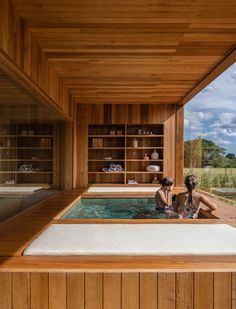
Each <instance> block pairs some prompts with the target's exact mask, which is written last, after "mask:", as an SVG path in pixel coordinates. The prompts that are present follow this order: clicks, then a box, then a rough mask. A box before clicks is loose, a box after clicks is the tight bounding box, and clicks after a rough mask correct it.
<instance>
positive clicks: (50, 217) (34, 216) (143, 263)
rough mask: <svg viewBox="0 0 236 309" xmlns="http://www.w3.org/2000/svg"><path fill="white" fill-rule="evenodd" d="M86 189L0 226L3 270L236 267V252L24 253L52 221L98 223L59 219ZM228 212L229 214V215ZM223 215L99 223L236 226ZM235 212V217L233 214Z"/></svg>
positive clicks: (63, 194) (66, 193)
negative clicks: (162, 254) (170, 254)
mask: <svg viewBox="0 0 236 309" xmlns="http://www.w3.org/2000/svg"><path fill="white" fill-rule="evenodd" d="M82 192H83V191H78V190H77V191H62V192H59V193H58V194H57V195H55V196H54V197H52V198H51V199H49V200H47V201H45V202H42V203H41V204H39V205H38V206H37V207H35V208H33V209H30V210H29V211H28V212H27V213H26V214H24V215H19V216H18V217H17V218H15V219H14V220H12V222H9V223H7V224H3V225H2V226H1V227H0V272H1V271H22V272H23V271H39V272H40V271H53V270H54V271H55V270H57V271H75V272H81V271H85V270H86V271H88V272H89V271H93V272H94V271H101V269H102V270H103V271H111V270H112V271H121V270H126V271H127V270H130V271H133V270H134V269H138V270H139V271H147V270H149V271H154V270H155V271H157V270H158V271H172V272H173V271H181V272H183V271H209V269H211V271H235V269H236V256H207V257H203V256H202V257H196V256H192V257H191V256H177V257H148V256H145V257H144V256H143V257H141V256H140V257H128V256H122V257H114V256H113V257H98V256H96V257H95V256H94V257H92V256H90V257H86V256H81V257H79V256H78V257H76V256H74V257H63V256H60V257H58V256H57V257H52V256H51V257H32V256H22V253H23V251H24V249H25V248H26V247H27V246H28V245H29V243H30V242H31V241H32V240H33V239H34V238H36V237H37V236H38V235H39V234H40V233H41V232H42V231H43V230H44V229H46V228H47V227H48V226H49V225H50V224H52V223H58V224H61V223H67V224H70V223H95V222H96V223H98V221H97V220H95V219H94V220H87V219H86V220H80V219H77V220H59V218H58V217H59V214H61V213H62V212H63V210H64V209H65V207H66V206H67V207H68V205H71V204H72V203H74V201H75V200H76V199H78V198H79V197H80V195H81V194H82ZM227 216H228V217H227ZM227 216H225V218H223V219H199V220H173V219H172V220H160V219H151V220H150V219H148V220H145V219H136V220H134V219H132V220H123V219H122V221H121V220H112V221H110V220H99V223H111V222H112V223H120V222H122V223H132V224H140V223H147V222H148V223H150V224H153V223H162V224H163V223H165V224H170V223H179V224H185V223H193V222H194V223H196V224H199V223H202V224H203V223H206V224H209V223H210V224H219V223H226V224H229V225H231V226H234V227H236V220H235V218H233V219H230V218H231V217H232V214H230V215H229V214H227ZM230 216H231V217H230Z"/></svg>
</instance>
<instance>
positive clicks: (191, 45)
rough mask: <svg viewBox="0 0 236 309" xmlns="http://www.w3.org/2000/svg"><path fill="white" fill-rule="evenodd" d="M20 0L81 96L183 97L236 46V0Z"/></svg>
mask: <svg viewBox="0 0 236 309" xmlns="http://www.w3.org/2000/svg"><path fill="white" fill-rule="evenodd" d="M12 2H13V4H14V6H15V8H16V10H17V12H18V13H19V14H20V16H21V17H22V18H23V20H24V23H25V36H26V37H27V38H28V39H29V40H31V41H32V40H34V41H35V42H37V46H38V47H39V48H40V50H41V53H42V55H41V57H42V59H45V57H46V59H48V62H49V65H50V66H51V67H52V68H53V69H54V70H55V71H56V73H57V74H58V76H59V78H60V80H61V85H62V87H63V88H64V89H65V90H66V91H69V94H70V95H71V97H72V98H73V101H74V102H76V103H122V104H126V103H155V104H163V103H164V104H177V103H179V102H180V101H181V100H182V99H183V98H184V97H185V96H186V95H187V94H188V93H189V92H190V91H191V89H193V88H194V87H195V86H196V85H197V84H198V83H199V82H200V81H201V80H202V79H203V78H204V77H205V76H206V75H207V74H208V73H209V72H210V71H211V70H212V69H213V68H214V67H215V66H216V65H217V64H218V63H220V62H221V61H222V60H223V59H224V58H225V57H226V56H227V55H228V54H229V52H230V51H232V50H233V49H234V48H235V42H236V1H235V0H208V1H206V0H192V1H190V0H168V1H166V0H126V1H122V0H99V1H98V0H90V1H88V0H60V1H58V0H13V1H12ZM25 48H26V49H27V46H26V47H25ZM43 57H44V58H43Z"/></svg>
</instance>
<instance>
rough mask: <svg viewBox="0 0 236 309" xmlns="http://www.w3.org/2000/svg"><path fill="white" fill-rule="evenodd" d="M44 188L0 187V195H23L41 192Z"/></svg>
mask: <svg viewBox="0 0 236 309" xmlns="http://www.w3.org/2000/svg"><path fill="white" fill-rule="evenodd" d="M43 188H44V187H0V193H24V192H35V191H39V190H42V189H43Z"/></svg>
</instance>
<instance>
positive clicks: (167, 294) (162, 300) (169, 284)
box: [158, 273, 175, 309]
mask: <svg viewBox="0 0 236 309" xmlns="http://www.w3.org/2000/svg"><path fill="white" fill-rule="evenodd" d="M158 308H161V309H174V308H175V274H174V273H158Z"/></svg>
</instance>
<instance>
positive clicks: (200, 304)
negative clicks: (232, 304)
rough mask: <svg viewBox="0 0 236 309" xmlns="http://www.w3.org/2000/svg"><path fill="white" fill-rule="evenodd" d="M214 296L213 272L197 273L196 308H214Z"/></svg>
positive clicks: (195, 280)
mask: <svg viewBox="0 0 236 309" xmlns="http://www.w3.org/2000/svg"><path fill="white" fill-rule="evenodd" d="M213 297H214V293H213V273H195V274H194V309H206V308H207V309H212V308H213V304H214V301H213Z"/></svg>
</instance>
